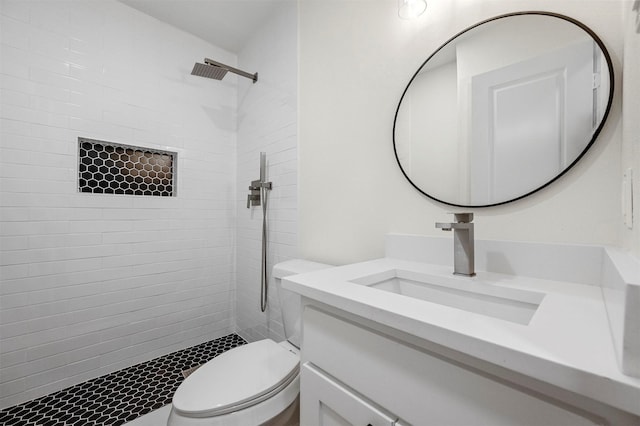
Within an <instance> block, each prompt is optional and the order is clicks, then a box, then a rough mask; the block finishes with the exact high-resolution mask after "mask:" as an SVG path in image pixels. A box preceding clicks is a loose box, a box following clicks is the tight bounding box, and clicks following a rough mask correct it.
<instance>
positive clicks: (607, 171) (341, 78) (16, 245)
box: [0, 0, 640, 424]
mask: <svg viewBox="0 0 640 426" xmlns="http://www.w3.org/2000/svg"><path fill="white" fill-rule="evenodd" d="M144 3H145V2H144V1H135V0H130V1H122V2H120V1H116V0H99V1H98V0H96V1H90V0H70V1H58V0H52V1H21V0H2V1H1V2H0V15H1V16H0V17H1V19H2V21H1V22H2V28H1V31H2V33H1V42H2V54H1V55H2V61H1V66H2V69H1V74H2V86H0V90H1V92H0V93H1V95H0V102H2V111H1V113H0V119H1V120H2V121H1V123H2V124H1V127H0V132H1V135H2V148H1V149H2V152H1V155H0V161H1V162H2V167H1V173H2V174H1V176H0V179H1V181H0V182H1V184H0V194H1V197H2V198H1V200H2V201H1V218H0V219H1V222H0V224H1V226H2V228H1V231H0V246H1V250H2V254H1V262H2V263H1V265H0V268H1V269H0V274H1V279H2V283H1V285H0V318H1V319H0V330H1V332H0V339H1V340H0V410H4V409H8V408H10V407H14V406H17V405H20V404H24V403H26V402H28V401H31V400H34V399H37V398H41V397H44V396H46V395H51V394H54V393H56V392H58V391H60V390H63V389H66V388H69V387H71V386H76V385H79V384H82V383H84V382H87V381H90V380H94V379H96V378H98V377H101V376H104V375H108V374H114V373H115V372H117V371H120V370H123V369H127V368H130V367H132V366H134V365H136V364H139V363H143V362H146V361H149V360H152V359H154V358H158V357H162V356H166V355H168V354H170V353H172V352H175V351H179V350H183V349H186V348H189V347H193V346H197V345H200V344H203V343H204V342H209V341H215V340H216V339H223V340H221V341H222V342H225V343H224V344H223V345H222V346H225V345H227V346H229V345H231V346H233V345H236V344H237V342H238V341H239V340H240V339H244V340H246V341H247V342H253V341H257V340H260V339H264V338H271V339H273V340H275V341H276V342H279V341H282V340H283V339H284V331H283V327H282V319H281V312H280V306H279V300H278V297H277V294H275V292H273V291H272V292H270V293H269V302H268V309H267V310H266V311H265V312H264V313H262V312H261V310H260V285H259V282H260V270H261V242H260V234H261V224H262V210H261V208H258V207H252V208H250V209H247V208H246V200H247V194H248V192H247V187H248V185H249V184H250V183H251V181H253V180H255V179H257V177H258V176H259V155H260V152H266V154H267V165H268V167H267V169H268V171H267V178H268V180H269V181H271V182H272V183H273V189H272V190H271V191H270V192H269V195H268V197H269V198H268V213H267V218H268V246H269V250H268V256H267V265H268V266H269V267H272V266H273V265H275V264H277V263H279V262H282V261H286V260H290V259H295V258H301V259H309V260H312V261H316V262H322V263H326V264H330V265H346V264H350V263H355V262H362V261H366V260H370V259H377V258H380V257H383V256H384V244H385V236H386V235H387V234H390V233H397V234H418V235H427V236H441V235H444V234H443V233H442V231H440V230H438V229H436V228H435V226H434V223H435V222H437V221H444V220H449V215H448V212H450V211H452V210H454V211H461V210H460V209H457V208H455V207H451V206H449V205H446V204H442V203H439V202H436V201H433V200H431V199H430V198H428V197H425V196H424V195H423V194H421V193H420V192H418V191H416V189H415V188H413V187H412V186H411V185H410V184H408V182H407V181H406V179H405V177H404V176H403V174H402V171H401V170H400V168H399V167H398V164H397V162H396V159H395V156H394V147H393V140H392V139H393V138H392V135H393V126H394V114H395V112H396V108H397V107H398V102H399V100H400V97H401V95H402V93H403V91H404V89H405V87H406V86H407V84H408V82H409V80H410V79H411V76H412V75H413V74H414V73H415V71H416V69H418V68H419V67H420V66H421V64H422V63H423V62H424V61H425V59H426V58H427V57H428V56H429V55H431V53H433V52H434V51H435V50H436V49H437V48H438V47H439V46H441V45H442V44H443V43H445V42H446V41H447V40H449V39H450V38H451V37H452V36H454V35H455V34H457V33H458V32H460V31H462V30H464V29H465V28H467V27H469V26H471V25H474V24H476V23H478V22H480V21H483V20H486V19H489V18H492V17H494V16H498V15H502V14H506V13H511V12H520V11H531V10H539V11H548V12H553V13H557V14H561V15H565V16H568V17H571V18H573V19H576V20H577V21H579V22H581V23H583V24H584V25H586V26H588V27H589V28H590V29H591V30H592V31H593V32H594V33H595V34H597V35H598V37H599V38H600V39H601V40H602V41H603V43H604V45H605V46H606V48H607V50H608V52H609V54H610V56H611V60H612V64H613V68H614V75H615V89H614V96H613V103H612V106H611V110H610V113H609V117H608V119H607V122H606V124H605V125H604V127H603V128H602V130H601V132H600V134H599V136H598V138H597V140H596V141H595V143H594V144H593V146H592V147H591V148H590V149H589V151H588V152H587V153H586V154H585V155H584V156H583V157H582V158H581V159H580V161H579V162H578V163H577V164H576V165H575V166H574V167H572V168H571V170H569V171H568V172H567V173H565V174H564V175H563V176H562V177H561V178H560V179H558V180H556V181H555V182H553V184H551V185H549V186H548V187H546V188H544V189H542V190H540V191H538V192H536V193H534V194H532V195H530V196H528V197H526V198H523V199H521V200H517V201H514V202H512V203H508V204H504V205H499V206H494V207H487V208H475V209H472V211H473V213H474V215H475V218H474V222H475V235H476V238H477V239H482V240H509V241H524V242H540V243H564V244H588V245H601V246H614V247H619V248H622V249H624V250H628V251H629V252H631V253H633V255H634V256H635V257H638V256H640V231H639V229H638V219H637V217H638V215H637V214H636V215H634V217H633V218H632V219H630V218H629V217H628V216H629V215H628V214H627V215H625V214H623V209H622V207H621V205H622V204H623V203H622V200H623V199H624V200H627V205H628V204H629V200H630V199H631V195H629V193H628V192H629V191H631V190H632V191H634V198H635V199H636V200H638V199H640V198H638V197H640V193H639V191H640V189H639V188H640V183H639V182H638V181H637V179H638V174H639V173H640V172H638V170H640V140H639V137H640V136H639V135H640V122H639V120H637V119H636V117H638V116H639V115H640V83H638V81H637V79H635V78H634V76H637V75H639V73H640V54H639V53H638V52H640V35H639V34H638V29H637V25H638V24H637V22H638V20H639V19H640V17H639V15H638V14H639V13H640V12H639V10H638V9H639V6H638V3H637V2H635V1H632V0H591V1H577V0H576V1H571V0H562V1H558V0H536V1H534V0H515V1H514V0H492V1H484V0H483V1H479V0H454V1H443V0H430V1H428V5H427V9H426V11H425V12H424V13H423V14H422V15H420V16H418V17H417V18H415V19H412V20H404V19H400V18H399V17H398V2H397V1H396V0H380V1H351V0H336V1H324V0H310V1H306V0H305V1H276V2H262V1H247V2H243V3H245V4H246V5H249V6H251V7H252V8H255V9H258V10H262V14H261V17H262V19H261V21H259V22H257V21H256V22H254V23H252V24H251V25H249V26H248V27H249V28H252V31H251V33H250V34H247V38H246V39H245V41H244V43H243V44H241V45H236V46H223V45H222V43H223V41H219V42H214V41H205V40H204V39H203V38H202V37H198V36H197V35H194V34H191V33H189V32H187V31H185V30H183V29H178V28H176V26H177V25H178V23H175V24H174V25H175V26H174V25H170V24H167V23H164V22H163V20H162V18H160V17H158V18H159V19H156V18H154V17H151V16H149V15H147V14H145V13H142V12H140V11H139V10H137V9H135V7H136V6H138V7H141V6H140V5H144ZM158 3H160V2H158ZM166 4H167V8H165V9H164V10H165V19H166V20H169V19H172V16H171V15H172V9H171V7H174V8H175V9H173V15H175V16H173V18H175V19H177V18H178V17H179V16H181V15H182V14H181V13H180V14H179V13H178V11H184V10H187V6H186V5H188V4H190V3H189V2H188V1H187V0H184V1H177V0H176V1H173V2H172V1H167V2H166ZM193 4H194V6H193V12H191V13H194V14H195V15H196V16H197V15H199V14H201V13H210V14H215V11H216V10H217V9H216V8H220V10H221V11H222V10H223V8H224V7H225V2H224V1H217V0H213V1H198V2H193ZM132 6H133V7H132ZM196 6H198V7H200V8H202V9H198V8H196ZM183 9H184V10H183ZM254 12H255V11H254ZM185 15H188V13H186V14H185ZM252 16H253V15H252ZM193 19H195V18H193ZM236 19H243V18H242V17H241V16H240V17H237V18H236ZM212 21H213V19H212ZM216 23H218V24H219V25H222V24H224V22H219V21H216ZM182 25H183V26H184V27H186V28H189V26H190V24H189V22H186V23H182ZM211 26H212V27H213V26H215V25H211ZM194 28H195V27H194ZM205 57H206V58H212V59H214V60H216V61H220V62H222V63H225V64H229V65H231V66H235V67H237V68H240V69H243V70H246V71H248V72H250V73H254V72H258V81H257V82H256V83H255V84H254V83H253V82H252V81H251V80H249V79H245V78H242V77H238V76H233V75H230V74H229V75H228V76H226V77H225V78H224V79H223V80H221V81H215V80H211V79H205V78H201V77H197V76H192V75H190V73H191V69H192V67H193V64H194V62H200V61H202V60H203V59H204V58H205ZM78 138H87V139H91V140H98V141H106V142H113V143H118V144H123V145H128V146H136V147H145V148H151V149H158V150H163V151H170V152H174V153H177V158H178V160H177V168H176V175H177V180H176V182H177V184H176V188H175V195H176V196H175V197H140V196H128V195H123V196H121V195H108V194H87V193H80V192H78V182H77V176H78ZM629 169H635V170H634V171H633V174H632V175H631V176H630V177H627V180H629V179H631V180H632V182H633V185H628V184H627V185H623V181H624V176H625V173H626V172H627V171H628V170H629ZM627 175H628V174H627ZM628 176H629V175H628ZM625 188H626V189H625ZM628 188H632V189H628ZM629 220H632V221H633V222H634V223H633V224H632V223H629ZM631 225H634V226H631ZM228 336H232V337H231V338H229V337H228ZM224 339H227V340H224ZM229 342H231V343H229ZM169 397H170V396H169ZM147 412H148V411H147ZM98 417H100V416H98ZM125 420H126V421H130V420H134V419H133V418H125ZM40 421H41V422H42V423H41V424H46V423H45V421H46V420H44V419H41V420H40ZM94 423H95V424H101V421H96V422H94ZM17 424H21V423H17ZM24 424H29V423H24ZM33 424H40V423H37V422H36V423H33ZM53 424H56V423H53ZM69 424H73V423H71V421H70V422H69ZM77 424H91V422H90V421H89V422H88V421H86V420H85V421H84V423H77ZM104 424H122V423H107V420H104Z"/></svg>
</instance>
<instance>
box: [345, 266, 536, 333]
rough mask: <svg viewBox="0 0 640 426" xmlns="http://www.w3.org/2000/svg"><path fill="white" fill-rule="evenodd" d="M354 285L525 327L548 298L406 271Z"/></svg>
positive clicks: (382, 274) (370, 277) (362, 279)
mask: <svg viewBox="0 0 640 426" xmlns="http://www.w3.org/2000/svg"><path fill="white" fill-rule="evenodd" d="M351 282H352V283H354V284H360V285H365V286H368V287H370V288H372V289H376V290H381V291H387V292H390V293H395V294H398V295H401V296H404V297H411V298H414V299H420V300H424V301H427V302H431V303H437V304H440V305H444V306H448V307H451V308H456V309H462V310H464V311H468V312H473V313H476V314H481V315H487V316H490V317H494V318H499V319H502V320H506V321H511V322H514V323H518V324H523V325H528V324H529V322H530V321H531V318H532V317H533V315H534V314H535V313H536V310H537V309H538V306H540V303H541V302H542V299H543V298H544V293H538V292H534V291H529V290H520V289H515V288H508V287H500V286H496V285H493V284H488V283H485V282H482V281H479V280H477V279H470V278H457V277H442V276H435V275H428V274H423V273H419V272H413V271H406V270H402V269H390V270H388V271H384V272H380V273H376V274H372V275H367V276H363V277H359V278H356V279H354V280H351Z"/></svg>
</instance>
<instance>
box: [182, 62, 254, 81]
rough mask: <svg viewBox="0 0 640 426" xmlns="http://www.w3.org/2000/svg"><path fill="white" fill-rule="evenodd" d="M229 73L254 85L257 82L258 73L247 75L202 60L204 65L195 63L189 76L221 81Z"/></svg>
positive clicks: (234, 69) (225, 66)
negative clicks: (239, 76) (250, 81)
mask: <svg viewBox="0 0 640 426" xmlns="http://www.w3.org/2000/svg"><path fill="white" fill-rule="evenodd" d="M229 71H231V72H232V73H234V74H238V75H241V76H243V77H247V78H249V79H251V80H253V82H254V83H255V82H256V81H258V73H255V74H249V73H248V72H245V71H242V70H239V69H237V68H233V67H230V66H229V65H225V64H221V63H220V62H216V61H214V60H213V59H208V58H205V59H204V64H201V63H200V62H196V63H195V65H194V66H193V70H191V75H197V76H199V77H206V78H213V79H214V80H222V79H223V77H224V76H225V75H226V74H227V72H229Z"/></svg>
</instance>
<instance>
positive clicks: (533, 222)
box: [299, 0, 630, 263]
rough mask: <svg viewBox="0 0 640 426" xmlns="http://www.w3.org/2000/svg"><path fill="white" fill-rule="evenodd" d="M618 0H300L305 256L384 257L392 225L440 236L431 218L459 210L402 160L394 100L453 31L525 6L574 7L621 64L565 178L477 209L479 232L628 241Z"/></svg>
mask: <svg viewBox="0 0 640 426" xmlns="http://www.w3.org/2000/svg"><path fill="white" fill-rule="evenodd" d="M625 3H626V4H627V5H629V4H630V2H625ZM587 4H588V6H587ZM622 5H623V2H622V1H620V0H593V1H589V2H588V3H587V2H584V1H558V0H540V1H533V0H510V1H507V0H492V1H476V0H455V1H452V0H446V1H445V0H431V1H430V2H429V6H428V8H427V11H426V12H425V14H424V15H422V16H421V17H420V18H418V19H417V20H415V21H403V20H401V19H399V18H398V17H397V2H396V1H393V0H389V1H372V2H354V1H348V0H332V1H326V0H309V1H303V2H301V4H300V12H299V16H300V22H299V27H300V32H299V34H300V86H299V91H300V116H299V120H300V148H299V149H300V170H301V173H300V200H299V204H300V230H299V232H300V252H301V256H302V257H306V258H309V259H313V260H317V261H324V262H328V263H348V262H353V261H360V260H364V259H370V258H375V257H380V256H382V255H383V237H384V235H385V234H386V233H389V232H401V233H417V234H426V235H442V234H441V232H440V231H438V230H436V229H435V227H434V222H436V221H442V220H447V219H448V218H449V216H448V215H447V214H446V212H447V211H451V210H454V209H453V208H451V207H448V206H446V205H441V204H438V203H435V202H433V201H430V200H429V199H427V198H426V197H424V196H422V195H421V194H420V193H418V192H417V191H416V190H415V189H414V188H413V187H411V186H410V185H409V184H408V183H407V182H406V181H405V179H404V177H403V176H402V174H401V172H400V170H399V168H398V166H397V165H396V162H395V158H394V154H393V148H392V136H391V135H392V126H393V115H394V112H395V109H396V107H397V103H398V100H399V98H400V95H401V94H402V91H403V90H404V87H405V86H406V84H407V82H408V81H409V79H410V77H411V75H413V73H414V72H415V70H416V69H417V68H418V67H419V66H420V64H421V63H422V62H423V61H424V60H425V59H426V57H427V56H428V55H429V54H430V53H431V52H433V51H434V50H435V49H436V48H438V47H439V46H440V45H441V44H442V43H444V42H445V41H447V40H448V38H449V37H451V36H452V35H454V34H456V33H457V32H458V31H460V30H462V29H464V28H466V27H468V26H469V25H472V24H474V23H476V22H479V21H481V20H484V19H486V18H489V17H492V16H495V15H499V14H502V13H507V12H511V11H520V10H548V11H552V12H557V13H561V14H565V15H569V16H571V17H573V18H576V19H578V20H580V21H582V22H583V23H584V24H586V25H587V26H589V27H590V28H591V29H593V30H594V31H595V32H596V33H597V34H599V35H600V37H601V39H602V40H603V41H604V43H605V45H606V46H607V48H608V49H609V51H610V53H611V55H612V57H613V62H614V67H615V68H616V73H617V76H616V77H617V87H616V93H615V98H614V105H613V109H612V111H611V115H610V118H609V121H608V124H607V125H606V126H605V128H604V129H603V131H602V133H601V134H600V137H599V139H598V141H597V143H596V144H595V145H594V146H593V148H592V149H591V150H590V151H589V153H588V154H587V155H586V156H585V157H584V158H583V159H582V161H581V162H580V163H579V164H578V165H577V166H576V167H574V168H573V169H572V170H571V171H570V172H569V173H568V174H567V175H565V176H564V177H563V178H562V179H561V180H559V181H558V182H556V183H554V184H553V185H552V186H550V187H549V188H546V189H545V190H543V191H541V192H539V193H537V194H536V195H534V196H531V197H528V198H527V199H524V200H521V201H519V202H515V203H511V204H508V205H505V206H498V207H493V208H487V209H476V210H475V212H474V213H475V214H476V220H475V222H476V236H477V238H484V239H509V240H523V241H548V242H573V243H596V244H613V245H619V244H621V242H622V240H623V238H622V233H623V232H624V231H623V229H622V225H621V222H622V218H621V208H620V204H621V203H620V196H621V191H620V180H621V124H620V121H621V120H620V119H621V93H620V87H621V84H620V82H621V81H620V67H621V64H622V50H623V34H622V25H621V23H622ZM327 29H331V30H330V31H328V30H327ZM455 210H459V209H455Z"/></svg>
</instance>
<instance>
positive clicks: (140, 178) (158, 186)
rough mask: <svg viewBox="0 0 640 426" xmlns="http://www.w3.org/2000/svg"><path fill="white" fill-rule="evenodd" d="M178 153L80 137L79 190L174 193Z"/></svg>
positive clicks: (93, 191)
mask: <svg viewBox="0 0 640 426" xmlns="http://www.w3.org/2000/svg"><path fill="white" fill-rule="evenodd" d="M177 156H178V154H177V153H175V152H170V151H162V150H157V149H151V148H142V147H136V146H129V145H122V144H117V143H113V142H104V141H97V140H92V139H86V138H78V191H80V192H89V193H93V194H125V195H146V196H153V197H173V196H174V195H175V192H174V188H175V178H176V171H175V168H174V166H175V164H176V159H177Z"/></svg>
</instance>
